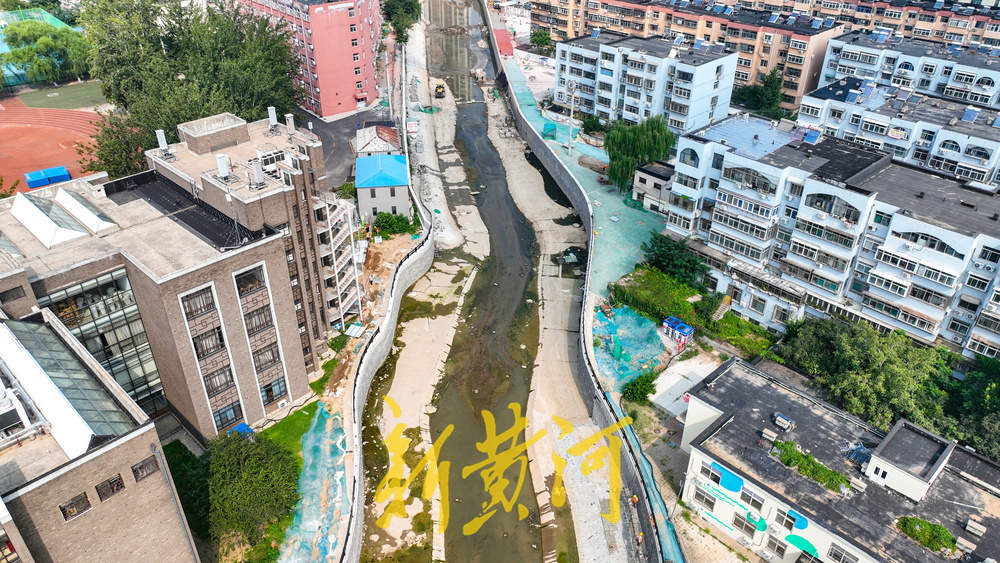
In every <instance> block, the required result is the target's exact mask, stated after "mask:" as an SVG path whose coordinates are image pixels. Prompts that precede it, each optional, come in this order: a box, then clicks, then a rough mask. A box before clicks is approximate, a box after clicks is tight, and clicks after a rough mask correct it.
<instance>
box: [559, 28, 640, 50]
mask: <svg viewBox="0 0 1000 563" xmlns="http://www.w3.org/2000/svg"><path fill="white" fill-rule="evenodd" d="M627 37H628V35H625V34H624V33H618V32H617V31H610V30H601V31H600V32H598V33H591V34H589V35H580V36H577V37H574V38H572V39H566V40H564V41H560V43H562V44H563V45H568V46H571V47H581V48H584V49H588V50H590V51H594V52H595V53H596V52H597V51H599V50H600V47H601V45H610V44H611V43H614V42H615V41H621V40H622V39H625V38H627Z"/></svg>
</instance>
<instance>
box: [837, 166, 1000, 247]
mask: <svg viewBox="0 0 1000 563" xmlns="http://www.w3.org/2000/svg"><path fill="white" fill-rule="evenodd" d="M852 185H853V186H854V187H856V188H859V189H861V190H863V191H867V192H875V193H877V194H878V196H877V198H878V200H879V201H883V202H885V203H888V204H890V205H894V206H896V207H898V208H899V209H900V210H901V211H903V212H904V214H909V215H910V216H911V217H916V218H918V219H920V220H922V221H926V222H928V223H931V224H936V225H938V226H941V227H944V228H946V229H950V230H952V231H955V232H957V233H961V234H964V235H967V236H970V237H974V236H976V235H978V234H980V233H982V234H986V235H989V236H991V237H1000V221H998V220H997V219H998V218H997V213H998V211H1000V199H998V198H997V196H996V195H995V194H990V193H986V192H981V191H978V190H975V189H972V188H968V187H966V186H965V185H964V184H962V183H960V182H958V181H957V180H955V179H954V178H950V177H946V176H941V175H938V174H933V173H931V172H929V171H927V170H924V169H921V168H916V167H913V166H909V165H905V164H897V163H892V164H889V165H888V166H886V167H884V168H882V169H880V170H878V171H876V172H875V173H874V174H872V175H870V176H868V177H866V178H864V179H862V180H859V181H857V182H853V183H852Z"/></svg>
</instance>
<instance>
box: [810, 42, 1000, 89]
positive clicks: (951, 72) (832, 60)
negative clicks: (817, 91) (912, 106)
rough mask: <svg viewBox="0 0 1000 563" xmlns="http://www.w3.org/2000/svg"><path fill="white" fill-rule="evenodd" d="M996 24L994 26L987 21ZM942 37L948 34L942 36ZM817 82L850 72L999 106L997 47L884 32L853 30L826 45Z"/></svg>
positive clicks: (999, 51)
mask: <svg viewBox="0 0 1000 563" xmlns="http://www.w3.org/2000/svg"><path fill="white" fill-rule="evenodd" d="M991 25H995V24H991ZM946 39H947V38H946ZM824 63H825V65H824V68H823V72H822V75H821V76H820V82H819V85H820V86H825V85H827V84H829V83H830V82H834V81H836V80H840V79H841V78H844V77H850V76H855V77H858V78H861V79H864V80H873V81H875V82H877V83H878V84H879V85H882V86H894V87H897V88H903V89H908V90H914V91H916V92H918V93H920V94H929V95H932V96H943V97H945V98H950V99H953V100H959V101H962V102H968V103H970V104H975V105H979V106H985V107H993V108H998V109H1000V95H998V87H1000V48H997V47H990V46H986V45H979V44H975V43H973V44H969V45H962V44H961V42H960V40H958V39H956V40H955V41H953V42H952V43H951V44H946V43H938V42H936V41H929V40H925V39H904V38H902V37H899V36H896V35H893V34H892V33H891V32H889V31H888V30H885V31H877V32H874V33H867V32H865V31H852V32H850V33H847V34H845V35H842V36H840V37H837V38H835V39H831V40H830V42H829V43H828V44H827V46H826V57H825V61H824Z"/></svg>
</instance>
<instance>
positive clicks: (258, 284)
mask: <svg viewBox="0 0 1000 563" xmlns="http://www.w3.org/2000/svg"><path fill="white" fill-rule="evenodd" d="M264 287H265V285H264V270H263V268H262V267H261V266H257V267H256V268H254V269H252V270H250V271H248V272H243V273H242V274H238V275H237V276H236V289H237V291H238V292H239V294H240V297H243V296H245V295H249V294H251V293H253V292H255V291H259V290H261V289H264Z"/></svg>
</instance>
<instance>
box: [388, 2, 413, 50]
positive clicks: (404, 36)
mask: <svg viewBox="0 0 1000 563" xmlns="http://www.w3.org/2000/svg"><path fill="white" fill-rule="evenodd" d="M382 13H383V14H385V19H386V20H387V21H388V22H389V23H390V24H391V25H392V30H393V31H394V32H395V33H396V42H397V43H406V42H407V41H408V40H409V38H410V34H409V32H410V28H411V27H413V24H414V23H416V22H418V21H420V14H421V6H420V1H419V0H386V1H385V2H383V3H382Z"/></svg>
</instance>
